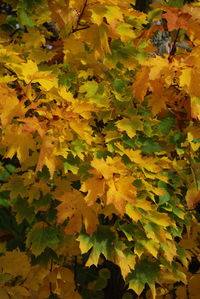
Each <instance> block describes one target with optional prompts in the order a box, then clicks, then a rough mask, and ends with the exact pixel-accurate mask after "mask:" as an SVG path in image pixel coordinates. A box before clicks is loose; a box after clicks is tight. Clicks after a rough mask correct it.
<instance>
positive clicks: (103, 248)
mask: <svg viewBox="0 0 200 299" xmlns="http://www.w3.org/2000/svg"><path fill="white" fill-rule="evenodd" d="M114 239H115V234H114V232H112V231H110V230H109V228H107V227H105V226H99V227H98V230H97V231H96V232H95V233H94V234H93V235H92V236H91V237H89V236H88V235H86V234H80V235H79V237H78V239H77V240H78V241H79V242H80V249H81V252H82V254H83V253H86V252H87V251H88V250H89V249H90V248H91V247H92V251H91V253H90V256H89V258H88V260H87V263H86V265H87V266H88V267H89V266H91V265H93V264H94V265H96V266H97V265H98V261H99V257H100V255H101V254H103V255H104V256H105V258H106V259H110V258H111V256H112V250H113V241H114Z"/></svg>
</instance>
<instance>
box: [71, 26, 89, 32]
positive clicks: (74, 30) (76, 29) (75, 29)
mask: <svg viewBox="0 0 200 299" xmlns="http://www.w3.org/2000/svg"><path fill="white" fill-rule="evenodd" d="M87 28H90V26H85V27H82V28H74V29H72V33H74V32H76V31H80V30H84V29H87Z"/></svg>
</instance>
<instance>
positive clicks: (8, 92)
mask: <svg viewBox="0 0 200 299" xmlns="http://www.w3.org/2000/svg"><path fill="white" fill-rule="evenodd" d="M0 93H1V100H0V113H1V116H0V118H1V123H2V126H3V127H5V126H7V125H8V124H9V123H10V122H11V121H12V119H13V117H20V116H23V115H24V113H25V112H26V110H25V109H24V107H23V103H20V101H19V100H18V98H17V93H16V91H15V90H13V89H11V88H9V87H8V86H7V85H6V84H1V85H0Z"/></svg>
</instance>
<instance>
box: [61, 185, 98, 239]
mask: <svg viewBox="0 0 200 299" xmlns="http://www.w3.org/2000/svg"><path fill="white" fill-rule="evenodd" d="M58 199H59V200H60V201H61V204H60V205H59V206H58V207H57V211H58V214H57V216H58V222H59V223H62V222H63V221H64V220H66V219H68V218H69V222H68V224H67V226H66V229H65V232H66V233H67V234H74V233H76V232H80V231H81V229H82V224H85V228H86V231H87V232H88V233H89V234H91V233H93V232H94V231H95V230H96V226H97V224H98V219H97V215H96V214H95V213H94V211H93V210H92V209H91V208H89V207H88V206H87V205H86V203H85V201H84V196H83V195H82V194H81V193H80V192H79V191H77V190H73V191H71V192H66V193H64V194H63V195H62V196H61V197H59V198H58Z"/></svg>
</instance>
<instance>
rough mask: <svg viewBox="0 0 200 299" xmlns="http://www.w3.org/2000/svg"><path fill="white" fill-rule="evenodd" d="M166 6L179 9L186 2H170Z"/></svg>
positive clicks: (178, 0)
mask: <svg viewBox="0 0 200 299" xmlns="http://www.w3.org/2000/svg"><path fill="white" fill-rule="evenodd" d="M166 5H167V6H172V7H177V8H182V7H183V5H184V1H183V0H170V1H169V2H168V3H167V4H166Z"/></svg>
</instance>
